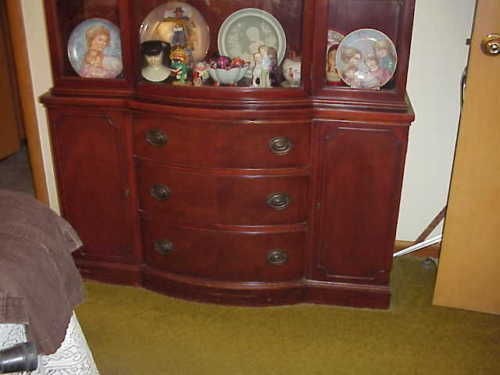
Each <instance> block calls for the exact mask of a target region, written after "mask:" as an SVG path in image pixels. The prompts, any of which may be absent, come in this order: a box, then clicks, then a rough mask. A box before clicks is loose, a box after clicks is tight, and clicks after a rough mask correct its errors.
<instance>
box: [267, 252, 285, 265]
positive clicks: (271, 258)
mask: <svg viewBox="0 0 500 375" xmlns="http://www.w3.org/2000/svg"><path fill="white" fill-rule="evenodd" d="M267 262H268V263H269V264H272V265H273V266H281V265H282V264H285V263H286V262H288V254H287V252H286V251H284V250H281V249H274V250H271V251H270V252H269V253H268V254H267Z"/></svg>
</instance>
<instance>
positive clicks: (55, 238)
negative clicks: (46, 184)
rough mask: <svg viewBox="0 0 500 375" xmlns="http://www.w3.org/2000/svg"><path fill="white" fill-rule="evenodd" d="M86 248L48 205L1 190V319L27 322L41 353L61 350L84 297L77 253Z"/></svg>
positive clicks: (11, 321)
mask: <svg viewBox="0 0 500 375" xmlns="http://www.w3.org/2000/svg"><path fill="white" fill-rule="evenodd" d="M80 246H81V241H80V239H79V238H78V236H77V234H76V233H75V231H74V230H73V228H71V226H70V225H69V224H68V223H67V222H66V221H65V220H64V219H63V218H61V217H60V216H58V215H57V214H55V213H54V212H53V211H51V210H50V209H49V208H48V207H47V206H45V205H43V204H41V203H40V202H38V201H36V200H35V199H34V198H33V197H30V196H28V195H25V194H21V193H14V192H11V191H6V190H0V323H19V324H26V325H27V334H28V336H29V338H30V339H31V340H33V341H34V342H35V344H36V345H37V346H38V350H39V352H40V353H41V354H52V353H54V352H55V351H56V350H57V349H58V347H59V346H60V344H61V343H62V341H63V340H64V336H65V334H66V328H67V326H68V323H69V320H70V318H71V314H72V312H73V309H74V308H75V306H76V305H77V304H79V303H80V302H81V301H82V299H83V285H82V280H81V277H80V275H79V273H78V270H77V269H76V267H75V264H74V262H73V258H72V256H71V252H73V251H74V250H76V249H78V248H79V247H80Z"/></svg>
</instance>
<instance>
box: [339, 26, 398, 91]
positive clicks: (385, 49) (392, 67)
mask: <svg viewBox="0 0 500 375" xmlns="http://www.w3.org/2000/svg"><path fill="white" fill-rule="evenodd" d="M396 64H397V54H396V48H395V47H394V43H392V41H391V40H390V39H389V37H388V36H387V35H385V34H384V33H382V32H381V31H378V30H374V29H360V30H356V31H353V32H352V33H350V34H348V35H347V36H346V37H345V38H344V39H342V42H340V45H339V48H338V51H337V56H336V65H337V70H338V72H339V74H340V78H341V79H342V80H343V81H344V82H345V83H346V84H347V85H349V86H351V87H354V88H366V89H378V88H380V87H382V86H384V85H385V84H386V83H387V82H389V80H390V79H391V78H392V76H393V75H394V72H395V71H396Z"/></svg>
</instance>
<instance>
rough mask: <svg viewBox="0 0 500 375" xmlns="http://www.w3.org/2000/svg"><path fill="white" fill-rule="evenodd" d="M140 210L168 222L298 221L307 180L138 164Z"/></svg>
mask: <svg viewBox="0 0 500 375" xmlns="http://www.w3.org/2000/svg"><path fill="white" fill-rule="evenodd" d="M137 174H138V179H139V190H140V206H141V208H142V209H143V210H145V211H147V212H151V213H155V214H159V213H161V214H164V216H165V217H168V220H169V222H177V223H190V224H208V223H218V224H232V225H267V224H292V223H299V222H304V221H305V220H306V212H307V208H306V207H307V205H306V203H307V187H308V180H309V177H308V176H240V175H238V176H232V175H229V176H227V175H215V174H202V173H196V172H192V171H191V170H187V169H180V168H169V167H164V166H158V165H157V164H155V163H152V162H140V163H139V166H138V170H137Z"/></svg>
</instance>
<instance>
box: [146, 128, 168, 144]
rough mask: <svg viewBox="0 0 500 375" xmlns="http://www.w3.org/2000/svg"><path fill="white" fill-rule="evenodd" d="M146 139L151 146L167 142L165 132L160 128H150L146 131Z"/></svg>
mask: <svg viewBox="0 0 500 375" xmlns="http://www.w3.org/2000/svg"><path fill="white" fill-rule="evenodd" d="M146 141H147V142H148V143H149V144H150V145H153V146H156V147H162V146H165V145H166V144H167V142H168V136H167V134H166V133H165V132H164V131H163V130H160V129H150V130H148V131H147V133H146Z"/></svg>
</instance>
